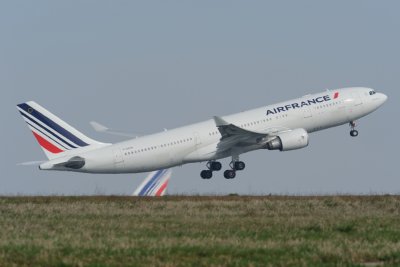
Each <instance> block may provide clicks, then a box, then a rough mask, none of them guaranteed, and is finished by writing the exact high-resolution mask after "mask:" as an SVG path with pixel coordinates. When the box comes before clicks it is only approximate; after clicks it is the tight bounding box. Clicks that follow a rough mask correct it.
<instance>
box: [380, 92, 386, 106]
mask: <svg viewBox="0 0 400 267" xmlns="http://www.w3.org/2000/svg"><path fill="white" fill-rule="evenodd" d="M378 94H379V102H380V105H382V104H383V103H385V102H386V100H387V99H388V97H387V95H385V94H382V93H378Z"/></svg>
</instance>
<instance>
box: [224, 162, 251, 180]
mask: <svg viewBox="0 0 400 267" xmlns="http://www.w3.org/2000/svg"><path fill="white" fill-rule="evenodd" d="M229 166H230V167H231V169H230V170H226V171H224V177H225V178H226V179H233V178H235V177H236V171H242V170H244V168H246V164H245V163H244V162H243V161H239V158H236V159H234V158H232V161H231V163H229Z"/></svg>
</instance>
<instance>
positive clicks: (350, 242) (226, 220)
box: [0, 196, 400, 266]
mask: <svg viewBox="0 0 400 267" xmlns="http://www.w3.org/2000/svg"><path fill="white" fill-rule="evenodd" d="M0 237H1V238H0V266H143V265H150V266H188V265H189V266H199V265H203V266H221V265H222V266H226V265H229V266H231V265H233V266H241V265H245V266H260V265H261V266H310V265H318V266H319V265H321V266H337V265H354V266H376V265H381V264H384V265H393V266H396V265H399V264H400V197H398V196H330V197H285V196H268V197H238V196H231V197H164V198H133V197H2V198H0Z"/></svg>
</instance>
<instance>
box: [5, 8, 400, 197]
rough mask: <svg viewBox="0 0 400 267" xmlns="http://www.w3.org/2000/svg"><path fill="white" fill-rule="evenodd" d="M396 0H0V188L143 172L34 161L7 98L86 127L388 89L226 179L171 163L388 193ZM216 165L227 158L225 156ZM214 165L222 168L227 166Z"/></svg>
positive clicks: (23, 190)
mask: <svg viewBox="0 0 400 267" xmlns="http://www.w3.org/2000/svg"><path fill="white" fill-rule="evenodd" d="M399 10H400V4H399V2H398V1H271V2H269V1H197V2H193V1H142V2H138V1H98V0H96V1H2V2H1V3H0V34H1V35H0V36H1V39H0V40H1V41H0V86H1V98H0V111H1V112H0V118H1V122H2V125H3V127H2V131H1V132H0V140H1V142H2V146H1V147H2V151H1V159H0V164H1V170H2V174H1V175H0V194H97V193H104V194H127V193H131V192H132V191H133V189H134V188H135V187H136V186H137V185H138V184H139V183H140V182H141V180H142V179H143V177H144V176H145V174H130V175H129V174H127V175H126V174H123V175H91V174H79V173H65V172H43V171H39V170H38V169H36V168H34V167H20V166H16V163H18V162H24V161H31V160H41V159H44V158H45V156H44V153H43V152H42V150H41V149H40V148H39V146H38V145H37V143H36V141H35V140H34V138H33V136H32V134H31V133H30V131H29V130H28V128H27V126H26V125H25V123H24V122H23V120H22V118H21V117H20V115H19V114H18V112H17V111H16V108H15V104H17V103H20V102H24V101H27V100H35V101H37V102H38V103H40V104H41V105H43V106H44V107H46V108H47V109H49V110H50V111H52V112H54V113H55V114H56V115H58V116H60V117H61V118H62V119H64V120H66V121H67V122H69V123H70V124H71V125H73V126H75V127H76V128H77V129H79V130H80V131H82V132H84V133H85V134H87V135H88V136H90V137H92V138H95V139H98V140H101V141H112V142H115V141H118V140H122V139H121V138H117V137H110V136H106V135H103V134H100V133H96V132H94V131H93V130H92V129H91V127H90V125H89V121H90V120H97V121H99V122H101V123H104V124H105V125H108V126H110V127H113V128H116V129H119V130H123V131H126V132H146V133H153V132H157V131H160V130H162V129H163V128H174V127H177V126H182V125H185V124H189V123H194V122H198V121H201V120H206V119H209V118H211V116H213V115H226V114H230V113H235V112H239V111H242V110H246V109H250V108H256V107H259V106H262V105H266V104H272V103H274V102H277V101H281V100H286V99H290V98H295V97H299V96H302V95H305V94H307V93H312V92H318V91H321V90H324V89H325V88H332V89H333V88H338V87H347V86H368V87H372V88H375V89H376V90H378V91H382V92H384V93H385V94H387V95H388V96H389V100H388V101H387V102H386V104H385V105H384V106H383V107H382V108H381V109H380V110H378V111H376V112H375V113H373V114H371V115H370V116H368V117H366V118H364V119H361V120H360V121H359V127H358V130H359V131H360V135H359V137H358V138H351V137H350V136H349V133H348V132H349V129H348V127H347V126H341V127H337V128H334V129H329V130H326V131H322V132H318V133H314V134H312V135H311V139H310V146H309V147H308V148H306V149H302V150H299V151H293V152H282V153H281V152H276V151H256V152H251V153H248V154H245V155H243V156H242V159H243V160H244V161H245V162H246V164H247V168H246V170H245V171H243V172H241V173H239V174H238V175H237V178H235V179H234V180H226V179H224V178H223V175H222V173H218V174H216V175H215V177H213V178H212V179H211V180H202V179H201V178H200V177H199V172H200V171H201V170H202V169H203V168H204V164H200V163H199V164H190V165H185V166H183V167H178V168H174V174H173V178H172V181H171V183H170V187H169V192H170V193H173V194H186V193H189V194H208V193H211V194H219V193H222V194H226V193H239V194H269V193H273V194H285V193H290V194H308V193H316V194H323V193H360V194H367V193H399V192H400V180H399V175H398V172H397V168H396V167H397V165H398V163H399V157H398V155H397V154H398V153H399V149H400V141H399V138H398V134H399V130H400V128H399V123H398V122H399V118H398V116H399V115H400V113H399V99H400V98H399V97H400V94H399V90H398V89H399V85H400V82H399V78H400V52H399V51H400V50H399V48H400V34H399V33H400V32H399V29H400V17H399V16H398V11H399ZM223 163H224V165H225V166H226V164H227V163H228V160H224V161H223ZM225 166H224V168H225Z"/></svg>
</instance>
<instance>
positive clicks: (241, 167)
mask: <svg viewBox="0 0 400 267" xmlns="http://www.w3.org/2000/svg"><path fill="white" fill-rule="evenodd" d="M233 167H234V169H235V170H237V171H242V170H244V168H246V164H244V162H243V161H236V162H235V163H234V165H233Z"/></svg>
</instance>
